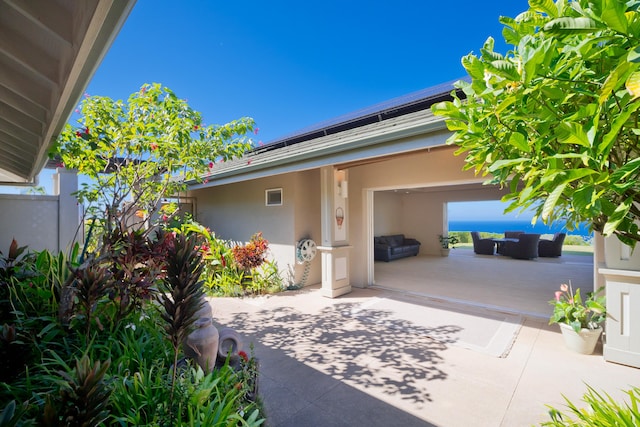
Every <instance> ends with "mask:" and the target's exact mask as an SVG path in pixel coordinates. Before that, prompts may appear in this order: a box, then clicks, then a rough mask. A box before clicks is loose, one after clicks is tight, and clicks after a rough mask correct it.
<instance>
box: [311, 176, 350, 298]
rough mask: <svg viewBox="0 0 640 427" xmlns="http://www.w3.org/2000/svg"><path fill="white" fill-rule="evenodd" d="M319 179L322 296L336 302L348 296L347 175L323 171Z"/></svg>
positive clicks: (319, 247) (319, 248)
mask: <svg viewBox="0 0 640 427" xmlns="http://www.w3.org/2000/svg"><path fill="white" fill-rule="evenodd" d="M320 175H321V179H322V182H321V187H320V188H321V194H322V200H321V209H322V218H321V220H322V244H321V245H319V246H318V250H319V251H320V254H321V260H322V289H321V292H320V293H321V295H323V296H325V297H328V298H336V297H339V296H340V295H344V294H346V293H349V292H351V283H350V281H349V269H350V268H351V265H350V264H351V261H350V259H349V252H350V250H351V248H352V247H351V246H349V221H350V219H349V209H348V207H349V206H348V203H347V202H348V199H347V198H348V194H349V193H348V181H347V178H348V176H347V173H346V171H340V170H337V169H335V168H333V167H324V168H322V170H321V171H320Z"/></svg>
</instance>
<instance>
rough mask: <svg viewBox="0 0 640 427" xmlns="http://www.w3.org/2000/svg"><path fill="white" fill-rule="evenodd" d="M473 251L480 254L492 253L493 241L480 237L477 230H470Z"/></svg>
mask: <svg viewBox="0 0 640 427" xmlns="http://www.w3.org/2000/svg"><path fill="white" fill-rule="evenodd" d="M471 238H472V239H473V251H474V252H475V253H477V254H480V255H493V253H494V249H495V242H494V241H493V240H492V239H482V238H481V237H480V233H478V232H477V231H472V232H471Z"/></svg>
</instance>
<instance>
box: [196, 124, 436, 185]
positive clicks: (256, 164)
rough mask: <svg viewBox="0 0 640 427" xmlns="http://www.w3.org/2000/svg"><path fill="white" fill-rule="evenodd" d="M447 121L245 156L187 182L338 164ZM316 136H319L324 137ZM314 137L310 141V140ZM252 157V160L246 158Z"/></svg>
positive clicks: (235, 179)
mask: <svg viewBox="0 0 640 427" xmlns="http://www.w3.org/2000/svg"><path fill="white" fill-rule="evenodd" d="M446 128H447V127H446V124H445V121H444V119H440V118H438V119H435V120H432V121H428V122H425V123H420V124H417V125H415V126H411V127H408V128H402V129H393V128H389V129H388V131H387V132H385V133H382V134H380V133H376V134H370V135H363V136H362V137H360V138H358V139H357V140H355V141H353V142H350V143H348V144H344V145H340V144H336V145H334V146H331V147H326V148H323V149H319V150H310V151H307V152H302V153H300V154H297V155H292V156H288V157H281V158H277V159H275V160H272V161H268V162H260V161H259V156H255V157H250V156H249V157H248V156H245V157H243V158H242V159H241V160H239V161H238V165H237V167H233V168H230V169H228V170H226V171H221V172H217V173H214V174H211V175H209V176H207V177H206V178H207V182H206V183H204V182H202V183H196V182H195V181H191V182H188V184H189V187H190V188H191V189H193V190H196V189H201V188H207V187H214V186H219V185H226V184H229V183H233V182H240V181H246V180H250V179H256V178H260V177H265V176H269V175H274V174H277V173H286V172H295V171H301V170H307V169H312V168H318V167H322V166H327V165H330V164H335V163H338V161H344V160H345V158H341V159H338V157H339V156H345V155H346V153H348V152H354V151H355V152H357V151H358V150H361V149H366V148H372V147H376V146H380V145H383V144H385V143H388V142H391V141H396V140H398V141H399V140H407V139H410V138H413V137H416V136H420V135H425V134H431V133H434V132H438V131H442V130H446ZM324 138H327V139H328V138H333V139H337V140H339V139H340V138H341V134H335V135H331V136H329V137H324ZM324 138H318V139H324ZM312 141H313V140H311V141H309V142H312ZM441 145H443V144H440V143H439V144H434V145H432V146H431V147H436V146H441ZM422 148H426V146H424V145H421V146H420V147H412V146H410V145H408V146H406V147H404V150H403V151H411V150H412V149H413V150H417V149H422ZM249 160H251V163H248V161H249Z"/></svg>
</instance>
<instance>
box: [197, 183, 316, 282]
mask: <svg viewBox="0 0 640 427" xmlns="http://www.w3.org/2000/svg"><path fill="white" fill-rule="evenodd" d="M274 188H282V199H283V204H282V206H266V205H265V190H267V189H274ZM319 188H320V178H319V172H318V171H305V172H296V173H288V174H282V175H276V176H271V177H267V178H262V179H257V180H253V181H245V182H239V183H235V184H229V185H225V186H218V187H210V188H205V189H199V190H195V191H193V192H191V193H190V196H193V197H196V198H197V213H196V219H197V221H198V222H199V223H201V224H203V225H205V226H207V227H209V228H211V230H213V231H214V232H215V233H216V235H217V236H218V237H220V238H222V239H225V240H233V241H238V242H246V241H248V240H249V239H250V237H251V235H253V234H254V233H256V232H259V231H261V232H262V234H263V236H264V237H265V238H266V239H267V240H268V241H269V248H270V252H271V254H270V258H271V259H275V260H277V262H278V267H279V269H280V271H281V272H282V273H283V278H284V279H286V280H290V281H292V282H294V283H298V281H299V280H300V279H301V278H302V272H303V269H304V267H303V266H302V265H299V264H297V263H296V260H295V244H296V242H297V241H298V240H299V239H301V238H305V237H306V238H311V239H314V240H319V239H320V196H319V194H320V189H319ZM311 264H312V265H311V270H310V275H309V280H308V282H307V284H316V283H319V282H320V281H321V270H320V264H319V257H316V259H315V260H314V261H313V262H312V263H311Z"/></svg>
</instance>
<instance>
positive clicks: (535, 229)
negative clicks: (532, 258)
mask: <svg viewBox="0 0 640 427" xmlns="http://www.w3.org/2000/svg"><path fill="white" fill-rule="evenodd" d="M520 230H521V231H524V232H525V233H538V234H555V233H567V235H572V236H581V237H582V238H583V239H585V240H589V239H591V238H592V237H593V233H592V232H590V231H589V226H588V224H586V223H583V224H580V226H579V227H578V228H576V229H574V230H571V231H569V230H567V228H566V226H565V224H563V223H554V224H552V225H551V226H549V225H546V224H543V223H542V222H538V223H536V224H535V225H533V224H531V221H530V220H501V221H481V220H473V221H449V231H480V232H485V233H500V234H502V233H504V232H505V231H520Z"/></svg>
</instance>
